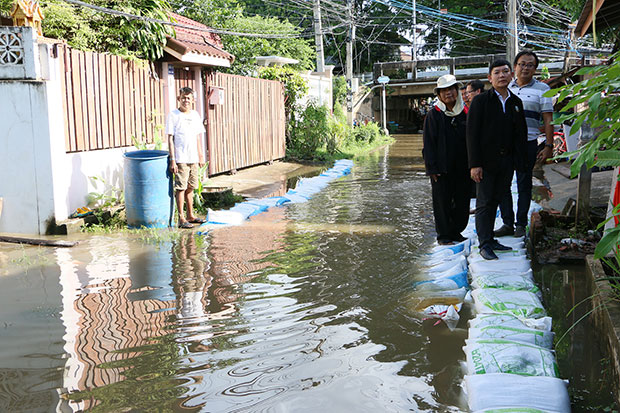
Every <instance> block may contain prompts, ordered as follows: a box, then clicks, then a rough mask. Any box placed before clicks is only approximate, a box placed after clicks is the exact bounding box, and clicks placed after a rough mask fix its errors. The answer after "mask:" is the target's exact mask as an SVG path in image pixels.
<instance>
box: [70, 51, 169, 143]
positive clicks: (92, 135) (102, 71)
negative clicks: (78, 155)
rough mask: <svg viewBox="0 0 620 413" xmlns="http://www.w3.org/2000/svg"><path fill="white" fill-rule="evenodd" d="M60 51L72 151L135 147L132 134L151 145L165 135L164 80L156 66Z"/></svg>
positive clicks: (84, 53)
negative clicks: (155, 139)
mask: <svg viewBox="0 0 620 413" xmlns="http://www.w3.org/2000/svg"><path fill="white" fill-rule="evenodd" d="M58 53H59V57H60V62H61V66H62V67H61V87H62V91H63V102H62V105H63V109H64V113H65V119H66V121H65V148H66V151H67V152H80V151H91V150H96V149H109V148H119V147H123V146H130V145H132V140H131V138H132V136H133V137H135V138H136V139H137V140H138V141H140V142H146V143H152V142H153V140H154V138H155V136H157V135H159V136H160V137H163V126H164V122H165V118H164V94H163V82H162V81H161V80H160V78H159V76H158V75H157V74H156V73H154V72H153V71H152V68H153V65H151V66H149V64H148V63H145V62H139V61H129V60H126V59H123V58H121V57H118V56H113V55H108V54H100V53H91V52H83V51H79V50H74V49H71V48H69V47H67V46H64V47H61V48H59V49H58ZM63 72H64V76H62V73H63Z"/></svg>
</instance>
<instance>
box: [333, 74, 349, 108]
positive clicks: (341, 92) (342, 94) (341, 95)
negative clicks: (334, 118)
mask: <svg viewBox="0 0 620 413" xmlns="http://www.w3.org/2000/svg"><path fill="white" fill-rule="evenodd" d="M332 98H333V101H334V102H333V103H334V114H335V109H336V106H341V105H344V104H345V103H346V102H347V80H346V79H345V78H344V76H334V77H333V78H332Z"/></svg>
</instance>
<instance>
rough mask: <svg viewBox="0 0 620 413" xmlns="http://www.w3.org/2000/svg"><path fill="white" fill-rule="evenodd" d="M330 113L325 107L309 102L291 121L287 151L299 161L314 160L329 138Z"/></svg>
mask: <svg viewBox="0 0 620 413" xmlns="http://www.w3.org/2000/svg"><path fill="white" fill-rule="evenodd" d="M329 121H330V113H329V110H328V109H327V108H326V107H325V106H319V105H317V104H316V103H314V102H311V103H309V104H308V106H306V108H305V109H303V110H302V111H300V112H299V113H297V114H296V116H295V117H293V119H291V142H290V147H289V151H290V154H291V155H292V156H294V157H297V158H300V159H314V158H315V157H316V154H317V150H318V149H320V148H322V147H323V146H324V145H325V144H326V143H327V142H328V140H329V138H330V136H331V131H330V124H329Z"/></svg>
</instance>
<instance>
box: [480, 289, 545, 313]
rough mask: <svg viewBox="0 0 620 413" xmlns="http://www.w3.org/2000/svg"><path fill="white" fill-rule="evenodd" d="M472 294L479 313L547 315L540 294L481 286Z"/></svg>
mask: <svg viewBox="0 0 620 413" xmlns="http://www.w3.org/2000/svg"><path fill="white" fill-rule="evenodd" d="M472 295H473V297H474V302H475V305H476V311H477V312H478V313H507V314H513V315H515V316H518V317H524V318H540V317H544V316H546V315H547V313H546V311H545V308H544V307H543V305H542V303H541V302H540V299H539V298H538V296H537V295H536V294H534V293H531V292H529V291H511V290H502V289H501V288H479V289H477V290H474V291H473V292H472Z"/></svg>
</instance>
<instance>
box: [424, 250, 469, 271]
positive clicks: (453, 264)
mask: <svg viewBox="0 0 620 413" xmlns="http://www.w3.org/2000/svg"><path fill="white" fill-rule="evenodd" d="M453 257H454V259H451V260H446V261H443V262H440V263H439V264H435V265H430V266H427V267H423V268H422V271H423V272H424V273H435V274H437V273H445V272H454V271H456V272H461V271H464V270H466V269H467V258H465V256H464V255H454V256H453Z"/></svg>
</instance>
